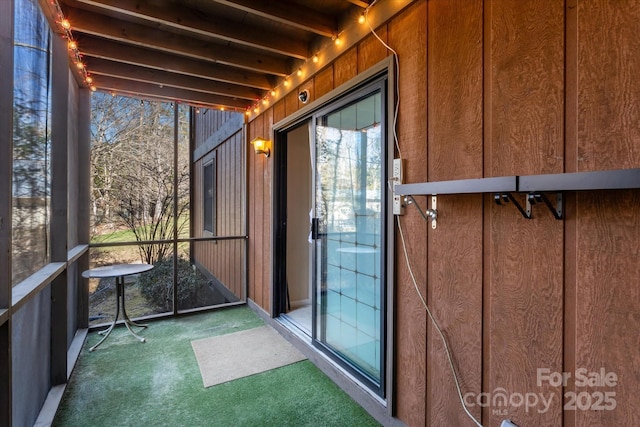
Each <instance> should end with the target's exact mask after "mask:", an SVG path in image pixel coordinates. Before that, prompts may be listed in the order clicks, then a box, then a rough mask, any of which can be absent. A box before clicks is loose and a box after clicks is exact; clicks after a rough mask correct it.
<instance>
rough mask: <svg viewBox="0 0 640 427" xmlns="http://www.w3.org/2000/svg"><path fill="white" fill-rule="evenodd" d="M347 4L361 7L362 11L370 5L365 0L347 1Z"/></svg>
mask: <svg viewBox="0 0 640 427" xmlns="http://www.w3.org/2000/svg"><path fill="white" fill-rule="evenodd" d="M347 1H348V2H349V3H351V4H355V5H356V6H358V7H361V8H363V9H366V8H368V7H369V5H370V4H371V2H370V1H367V0H347Z"/></svg>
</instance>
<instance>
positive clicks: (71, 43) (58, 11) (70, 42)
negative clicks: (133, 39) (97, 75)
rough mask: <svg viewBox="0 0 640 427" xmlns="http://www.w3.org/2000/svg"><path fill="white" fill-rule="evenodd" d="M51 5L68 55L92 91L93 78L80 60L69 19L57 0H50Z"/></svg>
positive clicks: (93, 88)
mask: <svg viewBox="0 0 640 427" xmlns="http://www.w3.org/2000/svg"><path fill="white" fill-rule="evenodd" d="M49 3H50V4H51V6H52V8H53V9H54V10H53V13H54V16H57V17H58V21H57V22H58V24H59V25H60V29H61V32H62V33H63V37H64V38H66V39H67V48H68V49H69V56H70V57H71V59H72V61H73V62H74V63H75V64H76V67H77V69H78V71H79V72H80V76H81V77H82V78H83V79H84V82H85V83H86V85H87V87H89V89H90V90H91V91H92V92H95V91H96V87H95V86H94V85H92V83H93V79H92V78H91V77H89V73H88V72H87V69H86V67H85V65H84V63H83V62H82V57H81V55H80V51H79V50H78V43H77V42H76V41H75V40H74V39H73V34H72V32H71V27H72V25H71V21H69V20H68V19H66V18H65V17H64V13H63V12H62V8H61V7H60V4H59V3H58V0H51V1H50V2H49Z"/></svg>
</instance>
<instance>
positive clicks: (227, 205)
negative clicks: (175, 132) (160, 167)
mask: <svg viewBox="0 0 640 427" xmlns="http://www.w3.org/2000/svg"><path fill="white" fill-rule="evenodd" d="M232 114H238V113H229V112H221V111H213V110H210V111H207V114H203V113H202V112H201V113H200V114H197V115H196V119H195V125H194V128H195V129H194V130H195V141H196V144H195V146H196V147H200V146H201V145H202V144H203V143H204V141H206V140H207V139H208V138H209V137H210V136H211V135H213V134H214V133H215V131H216V130H218V129H219V128H220V127H222V126H223V125H224V124H225V123H227V122H228V121H229V120H230V118H231V117H232ZM230 133H232V134H231V135H229V136H228V139H226V140H224V141H222V142H221V143H220V144H219V145H217V146H216V147H215V148H214V149H213V150H212V151H210V152H209V153H207V154H205V155H204V156H203V157H202V158H200V159H197V160H196V161H195V162H194V167H193V178H192V183H193V194H194V197H193V210H192V212H193V216H192V221H193V233H194V234H193V236H194V237H207V236H204V233H203V230H204V224H203V216H202V212H203V207H202V202H203V199H202V194H203V187H202V186H203V179H202V172H203V166H204V164H205V163H208V162H209V161H210V160H211V159H212V158H213V161H214V162H215V163H216V166H215V171H216V180H215V183H216V204H215V206H216V211H215V220H216V224H215V227H216V233H215V234H216V236H218V237H231V236H243V235H244V233H245V231H244V221H243V219H242V215H243V209H244V204H245V199H244V196H243V194H242V193H243V185H242V184H243V182H244V176H243V175H244V170H245V169H244V167H242V164H243V162H244V160H243V159H244V141H245V137H244V130H243V128H239V129H237V131H236V132H235V133H233V132H232V131H231V132H230ZM214 156H215V157H214ZM245 245H246V242H245V241H244V239H237V240H218V241H200V242H195V243H193V245H192V256H193V257H194V259H195V260H197V262H198V263H199V264H200V265H201V266H203V267H204V268H206V269H207V270H208V271H209V272H210V273H211V274H212V275H213V276H214V277H215V278H216V279H217V280H218V281H220V283H222V284H223V285H224V286H225V287H226V288H227V289H228V290H229V291H231V293H233V295H235V296H236V297H238V299H244V298H245V296H246V295H245V291H244V279H243V277H244V274H243V272H244V270H245Z"/></svg>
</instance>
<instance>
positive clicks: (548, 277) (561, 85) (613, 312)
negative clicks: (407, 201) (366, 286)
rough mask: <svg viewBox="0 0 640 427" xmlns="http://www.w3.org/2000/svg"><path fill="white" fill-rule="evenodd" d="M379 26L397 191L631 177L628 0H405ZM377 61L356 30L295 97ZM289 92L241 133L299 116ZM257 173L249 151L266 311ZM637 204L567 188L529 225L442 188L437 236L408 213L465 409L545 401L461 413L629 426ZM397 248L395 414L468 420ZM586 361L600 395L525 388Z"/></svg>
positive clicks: (374, 49)
mask: <svg viewBox="0 0 640 427" xmlns="http://www.w3.org/2000/svg"><path fill="white" fill-rule="evenodd" d="M378 32H379V34H380V36H381V37H382V38H383V39H384V40H385V41H387V42H388V43H389V44H390V45H391V46H392V47H393V48H394V49H395V50H396V51H397V52H398V55H399V61H400V73H399V97H400V113H399V118H398V127H397V130H398V136H399V141H400V142H399V143H400V147H401V150H402V155H403V157H404V158H405V161H406V164H405V179H406V182H422V181H426V180H429V181H435V180H451V179H464V178H480V177H492V176H503V175H529V174H548V173H562V172H582V171H595V170H607V169H621V168H638V167H640V120H639V118H640V107H639V105H640V79H637V78H636V74H637V72H636V70H639V69H640V55H639V54H638V53H639V52H640V37H637V34H640V2H634V1H610V0H584V1H579V0H500V1H498V0H485V1H483V0H429V1H426V0H417V1H415V2H414V3H412V4H411V5H410V6H409V7H408V8H407V9H405V10H404V11H403V12H402V13H401V14H400V15H398V16H397V17H395V18H394V19H392V20H391V21H390V22H388V23H387V24H385V25H384V26H383V27H381V28H379V29H378ZM387 55H388V52H387V51H386V50H385V49H384V47H383V46H382V45H381V44H380V43H379V42H378V41H377V40H375V39H374V38H373V37H371V36H369V37H367V38H366V39H364V40H363V41H361V42H360V43H358V44H357V45H356V46H355V47H353V48H351V49H350V50H348V51H347V52H345V53H344V54H343V55H341V56H340V57H339V58H337V59H336V60H335V61H334V62H333V63H332V64H330V65H328V66H327V67H325V68H323V69H322V70H320V71H319V72H318V73H317V74H316V75H315V76H312V77H311V78H310V79H309V80H308V81H307V82H305V84H303V85H301V86H300V89H302V88H306V89H308V90H309V91H310V94H311V102H313V100H314V99H316V98H318V97H320V96H322V95H324V94H326V93H328V92H329V91H331V90H332V89H333V88H335V87H337V86H339V85H340V84H342V83H344V82H346V81H348V80H349V79H350V78H352V77H354V76H356V75H357V74H358V73H360V72H362V71H364V70H366V69H367V68H368V67H370V66H372V65H374V64H376V63H377V62H378V61H380V60H381V59H383V58H384V57H386V56H387ZM297 92H298V90H294V91H292V93H291V94H289V95H288V96H286V97H285V98H284V99H283V100H281V101H279V102H277V103H276V104H274V105H273V106H272V107H270V108H269V109H268V110H267V111H266V112H265V113H264V114H261V115H259V116H258V117H257V118H255V119H253V120H252V121H251V122H250V123H249V125H248V133H249V139H251V138H253V137H255V136H258V135H262V136H271V135H270V131H271V125H272V124H273V123H274V122H277V121H279V120H282V119H284V118H286V117H287V116H288V115H290V114H292V113H294V112H295V111H297V110H298V109H299V108H300V107H301V105H300V104H299V103H298V100H297V97H296V94H297ZM272 167H273V160H272V158H264V157H263V156H254V155H250V156H249V172H248V180H249V182H248V187H249V224H250V232H249V236H250V238H249V260H248V263H249V297H250V298H251V299H252V300H254V301H255V302H256V303H257V304H258V305H260V306H261V307H262V308H264V309H265V310H267V311H269V310H270V301H271V293H270V292H271V269H270V265H271V240H272V236H271V234H270V233H271V212H272V207H271V197H272V179H271V177H272V173H273V170H272ZM518 197H521V200H524V196H522V195H520V196H518ZM421 201H422V204H423V205H426V199H425V198H422V200H421ZM639 202H640V191H639V190H629V191H611V192H604V191H599V192H580V193H575V192H573V193H572V192H566V193H565V215H566V218H565V219H564V220H561V221H558V220H555V219H554V218H553V217H552V216H551V214H550V212H549V211H548V210H546V208H544V207H542V206H536V207H534V211H533V215H534V218H533V219H532V220H526V219H524V218H523V217H522V216H521V215H520V214H519V213H518V212H517V210H516V209H515V208H514V207H513V206H498V205H496V204H494V203H493V198H492V195H491V194H487V195H482V194H473V195H450V196H439V197H438V211H439V217H438V227H437V229H436V230H432V229H431V227H430V226H428V224H426V223H425V222H424V221H423V220H422V219H421V218H420V216H419V215H418V213H417V212H416V211H415V210H414V208H412V207H409V208H408V209H407V213H406V215H405V216H403V217H402V218H401V224H402V227H403V230H404V234H405V236H406V243H407V247H408V250H409V253H410V260H411V264H412V267H413V272H414V274H415V276H416V278H417V281H418V286H419V288H420V289H421V292H423V293H424V294H425V295H426V296H427V300H428V303H429V305H430V307H431V309H432V310H433V314H434V315H435V317H436V318H437V319H438V321H439V324H440V326H441V327H442V329H443V331H444V334H445V336H446V337H447V339H448V341H449V345H450V347H451V350H452V353H453V359H454V363H455V364H456V367H457V371H458V374H459V377H460V381H461V387H462V391H463V393H471V394H470V395H468V396H469V397H468V399H467V400H468V401H471V402H473V401H475V399H476V397H477V396H478V395H479V393H481V392H484V393H489V394H490V396H491V397H495V396H496V395H497V394H498V393H499V392H500V391H502V390H504V393H505V395H506V396H507V398H508V397H510V396H513V395H514V394H515V393H520V394H522V395H525V394H526V393H543V394H544V396H545V398H549V396H551V395H552V396H553V397H552V399H553V401H552V403H551V406H550V408H549V410H547V411H544V408H543V407H542V406H541V404H539V406H537V407H534V408H528V410H527V408H526V407H525V406H524V405H510V406H499V405H497V406H494V407H490V406H489V407H485V408H481V407H480V406H479V405H477V404H476V405H475V406H473V407H469V410H470V411H471V413H472V414H474V415H475V416H476V417H481V419H482V422H483V424H484V425H491V426H496V425H499V424H500V422H501V421H502V419H505V418H511V419H512V420H513V421H514V422H515V423H516V424H518V425H520V426H534V425H535V426H542V425H544V426H551V425H556V426H559V425H565V426H584V425H640V409H638V408H639V407H640V406H639V403H640V400H638V397H637V390H639V389H640V345H639V344H640V341H639V340H638V336H639V335H638V334H639V333H638V331H640V262H639V261H638V260H639V255H640V203H639ZM396 252H397V254H398V255H397V258H396V270H397V280H396V283H394V284H393V286H394V287H395V291H396V306H395V326H396V328H395V331H394V332H395V337H396V346H395V357H396V371H395V396H396V401H395V408H396V409H395V410H396V414H397V417H398V418H400V419H401V420H402V421H403V422H405V423H406V424H407V425H410V426H430V425H434V426H436V425H461V426H463V425H473V424H472V423H471V421H470V420H469V419H468V418H467V417H466V415H465V414H464V412H463V411H462V409H461V406H460V402H459V400H458V397H457V393H456V390H455V387H454V384H453V381H452V375H451V372H450V369H449V365H448V361H447V359H446V356H445V354H444V350H443V346H442V343H441V341H440V338H439V336H438V335H437V333H436V332H435V330H434V328H433V327H432V325H431V324H430V321H429V319H428V317H427V315H426V313H425V310H424V308H423V307H422V305H421V303H420V301H419V299H418V298H417V297H416V291H415V289H414V286H413V283H412V282H411V279H410V277H409V273H408V270H407V268H406V264H405V261H404V258H403V257H402V256H401V254H402V252H401V247H400V245H399V244H398V245H397V247H396ZM601 367H604V368H605V369H606V371H608V372H614V373H615V374H616V375H617V377H618V383H617V385H616V386H615V387H596V388H589V387H582V388H575V387H574V383H573V381H571V380H570V381H569V383H568V385H567V387H566V388H561V387H552V386H551V385H549V384H548V383H547V382H543V383H542V384H539V383H538V378H537V370H538V369H539V368H540V369H545V368H546V369H549V370H550V372H569V373H571V374H572V376H573V377H574V376H575V370H576V369H579V368H585V369H587V370H588V371H599V370H600V368H601ZM598 391H599V392H615V400H616V408H615V409H614V410H600V411H598V410H579V409H578V410H563V405H564V403H566V402H567V401H566V400H563V399H564V397H565V393H569V392H576V393H580V392H587V393H588V394H589V396H592V399H593V400H594V401H595V398H594V397H593V393H594V392H598Z"/></svg>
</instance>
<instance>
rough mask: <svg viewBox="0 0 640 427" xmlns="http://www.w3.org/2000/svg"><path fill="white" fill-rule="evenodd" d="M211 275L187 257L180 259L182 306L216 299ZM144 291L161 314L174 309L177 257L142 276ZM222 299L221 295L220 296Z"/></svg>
mask: <svg viewBox="0 0 640 427" xmlns="http://www.w3.org/2000/svg"><path fill="white" fill-rule="evenodd" d="M208 282H209V281H208V280H207V278H206V277H205V276H204V275H203V274H202V273H201V272H200V271H199V270H198V269H197V268H195V266H192V265H191V263H190V262H189V261H188V260H186V259H185V258H182V257H179V258H178V287H177V289H178V308H181V309H184V308H193V307H201V306H203V305H210V304H215V303H218V304H219V303H221V302H224V299H223V300H222V301H216V300H215V295H213V293H214V291H213V290H211V289H210V288H209V284H208ZM139 285H140V292H141V293H142V295H143V296H144V297H145V298H146V300H147V302H148V303H149V305H150V306H152V307H153V308H154V309H156V310H157V311H158V312H159V313H163V312H168V311H173V258H172V257H170V256H169V257H165V258H163V259H161V260H160V261H158V262H156V263H155V264H154V268H153V270H150V271H149V272H147V273H145V274H143V275H141V277H140V280H139ZM218 299H219V298H218Z"/></svg>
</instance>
